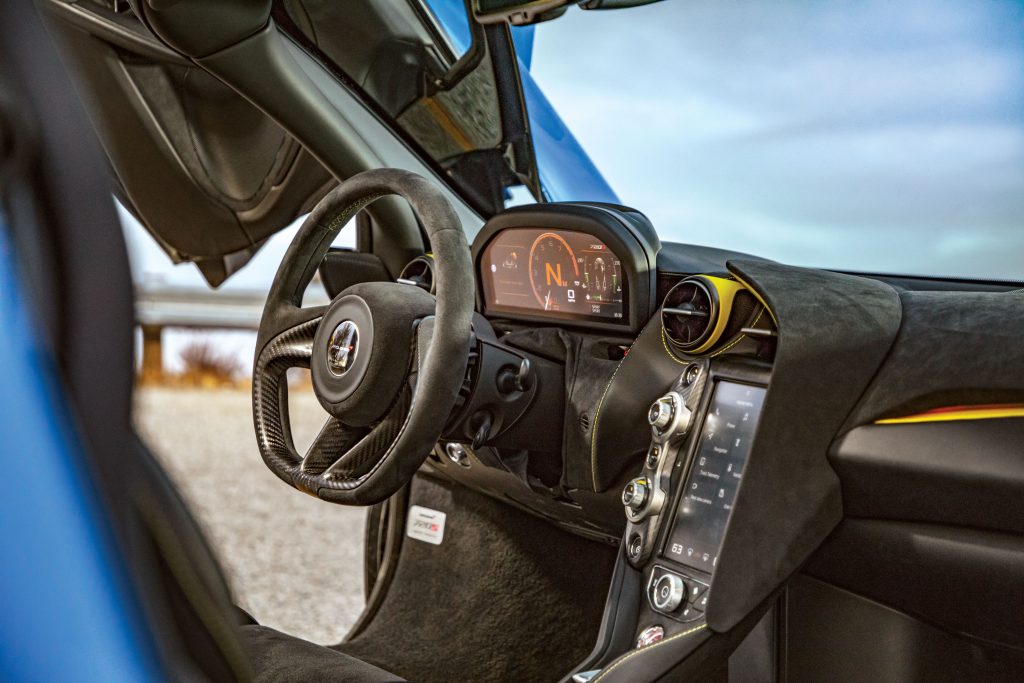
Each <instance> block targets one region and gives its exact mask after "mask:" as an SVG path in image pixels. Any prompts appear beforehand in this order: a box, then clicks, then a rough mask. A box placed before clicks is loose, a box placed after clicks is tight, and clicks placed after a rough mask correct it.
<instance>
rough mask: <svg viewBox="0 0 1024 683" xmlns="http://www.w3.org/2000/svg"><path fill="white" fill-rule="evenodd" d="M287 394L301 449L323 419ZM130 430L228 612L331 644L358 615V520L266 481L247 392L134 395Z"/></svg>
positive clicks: (309, 404)
mask: <svg viewBox="0 0 1024 683" xmlns="http://www.w3.org/2000/svg"><path fill="white" fill-rule="evenodd" d="M292 393H293V396H292V399H291V404H290V409H291V416H292V428H293V431H294V433H295V440H296V443H297V444H298V445H299V447H300V449H301V448H302V446H304V445H305V444H308V443H309V441H310V440H312V437H313V436H314V435H315V434H316V433H317V432H318V431H319V429H320V427H321V426H322V424H323V422H324V419H325V415H326V414H325V413H324V412H323V409H322V408H321V407H320V405H319V404H318V403H317V401H316V398H315V397H314V396H313V395H312V392H310V391H302V390H297V391H294V392H292ZM135 421H136V424H137V425H138V429H139V432H140V433H141V434H142V436H143V438H144V439H145V440H146V442H147V443H148V444H149V446H150V447H151V448H152V449H153V451H154V452H155V453H156V455H157V457H158V458H159V459H160V461H161V462H162V463H163V465H164V467H165V468H166V469H167V471H168V473H169V474H170V475H171V478H172V479H173V480H174V482H175V483H176V484H177V485H178V488H179V489H180V490H181V491H182V493H183V494H184V496H185V499H186V500H187V501H188V503H189V505H190V506H191V508H192V511H193V513H194V514H195V516H196V517H197V518H198V520H199V523H200V524H201V525H202V526H203V528H204V529H205V531H206V534H207V537H208V538H209V539H210V542H211V544H212V545H213V547H214V550H215V552H217V554H218V556H219V557H220V560H221V563H222V565H223V566H224V570H225V572H226V574H227V576H228V580H229V581H230V582H231V585H232V588H233V589H234V592H235V596H236V600H237V602H238V604H239V605H241V606H242V607H243V608H244V609H245V610H246V611H248V612H249V613H250V614H252V615H253V616H254V617H256V619H257V620H258V621H259V622H260V623H262V624H266V625H268V626H272V627H274V628H277V629H279V630H281V631H284V632H286V633H290V634H292V635H295V636H298V637H300V638H305V639H307V640H312V641H313V642H316V643H323V644H330V643H337V642H339V641H340V640H341V639H342V637H343V636H344V635H345V633H346V631H347V630H348V628H349V626H351V625H352V624H353V623H354V622H355V619H356V617H357V616H358V615H359V612H360V611H361V610H362V607H363V573H362V572H363V569H362V567H363V564H362V562H363V547H362V538H363V524H364V520H365V518H366V513H365V511H364V510H363V509H362V508H348V507H342V506H340V505H331V504H330V503H325V502H323V501H320V500H317V499H315V498H312V497H310V496H307V495H305V494H302V493H299V492H298V491H296V490H295V489H293V488H291V487H289V486H287V485H285V484H284V483H283V482H282V481H281V480H279V479H278V478H277V477H275V476H274V475H273V474H271V473H270V470H268V469H267V468H266V466H265V465H264V464H263V461H262V460H261V459H260V455H259V452H258V451H257V449H256V437H255V434H254V433H253V426H252V408H251V404H250V395H249V393H248V392H247V391H231V390H212V391H211V390H193V389H153V388H147V389H140V390H139V391H138V392H137V393H136V407H135ZM325 541H327V542H325Z"/></svg>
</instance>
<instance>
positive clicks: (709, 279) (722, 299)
mask: <svg viewBox="0 0 1024 683" xmlns="http://www.w3.org/2000/svg"><path fill="white" fill-rule="evenodd" d="M697 278H698V279H700V280H703V281H704V283H705V284H707V285H710V286H711V287H713V288H714V289H715V292H716V296H717V299H718V316H717V317H716V319H715V327H714V329H712V330H711V334H710V335H708V338H707V340H706V341H705V342H704V343H703V344H701V345H700V346H698V347H697V348H695V349H688V350H687V351H686V353H687V354H689V355H692V356H697V355H699V354H702V353H704V352H705V351H708V350H710V349H711V348H713V347H714V345H715V344H717V343H718V342H719V341H720V340H721V338H722V334H723V333H724V332H725V328H726V327H728V325H729V319H730V318H731V317H732V302H733V301H734V300H735V299H736V295H737V294H738V293H739V292H742V291H743V290H744V289H746V288H745V287H744V286H743V284H742V283H740V282H736V281H735V280H726V279H725V278H722V277H715V276H714V275H699V276H697Z"/></svg>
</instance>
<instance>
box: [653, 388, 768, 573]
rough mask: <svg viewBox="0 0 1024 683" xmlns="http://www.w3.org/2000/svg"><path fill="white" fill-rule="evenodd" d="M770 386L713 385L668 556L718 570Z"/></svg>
mask: <svg viewBox="0 0 1024 683" xmlns="http://www.w3.org/2000/svg"><path fill="white" fill-rule="evenodd" d="M766 391H767V390H766V389H765V388H764V387H754V386H749V385H746V384H736V383H734V382H725V381H721V382H718V384H717V385H716V386H715V394H714V396H713V397H712V398H711V405H710V406H709V407H708V413H707V417H706V418H705V420H704V427H703V428H702V430H701V433H700V444H699V445H698V446H697V452H696V454H695V455H694V460H693V463H692V464H691V465H690V474H689V476H687V478H686V483H685V484H684V485H683V489H684V490H683V498H682V500H680V501H679V507H678V509H677V511H676V519H675V525H674V527H673V529H672V534H671V536H670V537H669V539H668V543H667V544H666V546H665V551H664V555H665V557H669V558H671V559H673V560H675V561H677V562H681V563H682V564H685V565H686V566H688V567H693V568H695V569H700V570H703V571H706V572H708V573H709V574H711V573H713V572H714V569H715V565H716V564H717V563H718V551H719V549H720V548H721V545H722V538H723V536H724V535H725V527H726V525H727V524H728V523H729V515H730V514H731V513H732V507H733V503H735V501H736V491H737V490H738V489H739V486H740V482H741V481H742V480H743V470H744V468H745V467H746V465H747V456H749V455H750V447H751V445H752V442H753V440H754V429H755V428H756V427H757V420H758V417H759V416H760V414H761V406H762V405H763V404H764V396H765V393H766Z"/></svg>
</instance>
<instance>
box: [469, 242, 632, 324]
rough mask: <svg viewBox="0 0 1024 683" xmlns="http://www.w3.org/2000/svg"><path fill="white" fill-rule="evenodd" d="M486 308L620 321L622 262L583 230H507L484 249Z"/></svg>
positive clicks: (621, 310)
mask: <svg viewBox="0 0 1024 683" xmlns="http://www.w3.org/2000/svg"><path fill="white" fill-rule="evenodd" d="M481 270H482V272H481V274H480V275H481V280H482V282H483V287H484V296H485V298H486V304H487V310H488V311H492V312H507V313H528V314H531V315H542V316H551V317H555V318H569V319H572V318H577V319H611V320H621V319H623V318H624V317H625V310H624V309H625V306H624V305H623V301H624V298H623V296H624V290H625V283H624V282H623V277H622V263H621V261H619V259H618V258H617V257H616V256H615V254H613V253H612V251H611V250H610V249H609V248H608V246H607V245H606V244H604V243H603V242H601V241H600V240H598V239H597V238H595V237H593V236H591V235H588V234H586V233H583V232H575V231H571V230H543V229H539V228H511V229H509V230H505V231H503V232H501V233H499V234H498V236H497V237H495V238H494V239H493V240H492V241H491V242H490V244H488V245H487V247H486V248H485V249H484V252H483V256H482V258H481Z"/></svg>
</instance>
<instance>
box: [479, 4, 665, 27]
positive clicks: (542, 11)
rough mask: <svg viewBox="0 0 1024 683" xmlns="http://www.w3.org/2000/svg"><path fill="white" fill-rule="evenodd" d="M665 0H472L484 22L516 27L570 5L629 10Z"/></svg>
mask: <svg viewBox="0 0 1024 683" xmlns="http://www.w3.org/2000/svg"><path fill="white" fill-rule="evenodd" d="M660 1H661V0H582V1H581V0H472V7H473V16H474V18H475V19H476V20H477V21H478V22H479V23H481V24H498V23H501V22H506V23H509V24H512V25H513V26H526V25H528V24H538V23H540V22H542V21H548V20H550V19H557V18H558V17H560V16H562V15H563V14H565V11H566V10H567V9H568V8H569V5H572V4H578V5H579V6H580V8H582V9H625V8H627V7H638V6H639V5H649V4H651V3H654V2H660Z"/></svg>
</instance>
